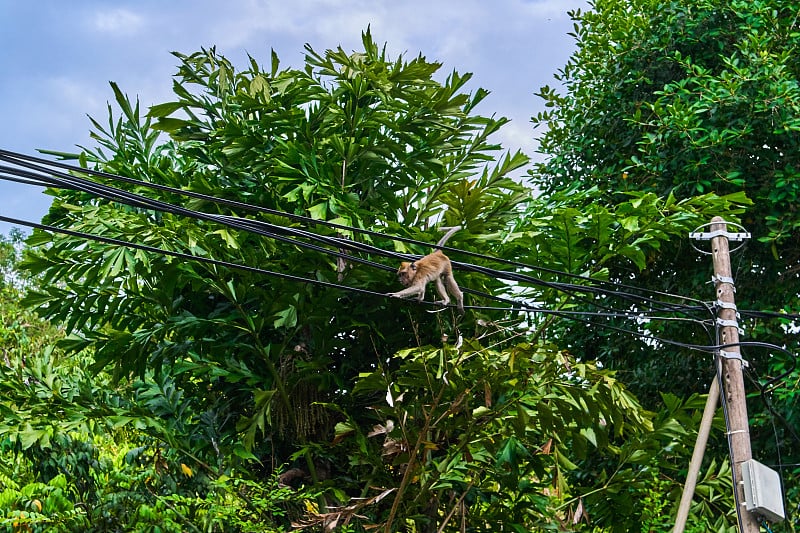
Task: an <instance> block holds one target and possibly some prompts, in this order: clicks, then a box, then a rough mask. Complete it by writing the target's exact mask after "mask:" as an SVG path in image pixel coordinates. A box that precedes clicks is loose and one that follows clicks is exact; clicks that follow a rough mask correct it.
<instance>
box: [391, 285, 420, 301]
mask: <svg viewBox="0 0 800 533" xmlns="http://www.w3.org/2000/svg"><path fill="white" fill-rule="evenodd" d="M386 294H387V296H392V297H394V298H408V297H409V296H416V297H417V300H419V301H422V299H423V298H424V297H425V287H424V286H423V287H422V290H420V288H419V287H417V286H414V285H412V286H411V287H409V288H407V289H403V290H402V291H398V292H389V293H386Z"/></svg>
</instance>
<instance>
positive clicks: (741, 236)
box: [689, 220, 750, 255]
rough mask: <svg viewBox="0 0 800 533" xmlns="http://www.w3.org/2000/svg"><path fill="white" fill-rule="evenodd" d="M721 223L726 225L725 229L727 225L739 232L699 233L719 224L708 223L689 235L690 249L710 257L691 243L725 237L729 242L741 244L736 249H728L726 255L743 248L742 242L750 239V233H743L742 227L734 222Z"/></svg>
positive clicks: (716, 231)
mask: <svg viewBox="0 0 800 533" xmlns="http://www.w3.org/2000/svg"><path fill="white" fill-rule="evenodd" d="M721 223H722V224H726V226H725V227H726V228H727V226H728V225H730V226H735V227H736V229H737V230H739V231H736V232H729V231H728V230H727V229H715V230H713V231H709V232H703V231H700V230H701V229H703V228H706V227H708V226H711V225H713V224H719V222H710V223H708V224H703V225H702V226H699V227H698V228H697V229H696V230H694V231H692V232H690V233H689V239H691V240H690V241H689V244H691V245H692V248H694V249H695V250H697V251H698V252H700V253H701V254H706V255H710V254H711V252H709V251H706V250H701V249H700V248H698V247H697V246H695V245H694V243H693V242H692V241H709V240H711V239H714V238H715V237H725V238H727V239H728V240H729V241H741V243H742V244H740V245H739V246H737V247H736V248H732V249H730V250H729V251H728V253H730V252H735V251H736V250H738V249H739V248H741V247H742V246H744V241H746V240H747V239H749V238H750V233H749V232H747V231H745V229H744V226H742V225H741V224H737V223H735V222H726V221H724V220H723V221H722V222H721Z"/></svg>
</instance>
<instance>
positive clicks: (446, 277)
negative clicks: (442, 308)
mask: <svg viewBox="0 0 800 533" xmlns="http://www.w3.org/2000/svg"><path fill="white" fill-rule="evenodd" d="M397 279H398V280H399V281H400V284H402V285H403V286H404V287H406V288H405V289H403V290H402V291H398V292H390V293H389V296H394V297H396V298H407V297H409V296H416V297H417V300H419V301H420V302H421V301H422V300H423V299H424V298H425V289H426V287H427V286H428V283H430V282H431V281H433V282H435V283H436V292H438V293H439V296H441V297H442V301H441V302H439V303H440V304H441V305H447V304H449V303H450V296H448V294H447V293H448V292H449V293H450V295H452V296H453V298H455V299H456V305H457V306H458V311H459V313H461V314H464V295H463V293H462V292H461V290H460V289H459V288H458V284H457V283H456V279H455V278H454V277H453V267H452V265H451V264H450V259H449V258H448V257H447V256H446V255H444V254H443V253H442V251H441V250H436V251H434V252H433V253H431V254H428V255H426V256H425V257H423V258H421V259H417V260H416V261H414V262H413V263H409V262H406V261H404V262H402V263H400V268H398V269H397ZM445 287H446V288H447V289H446V290H445Z"/></svg>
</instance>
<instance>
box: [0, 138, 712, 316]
mask: <svg viewBox="0 0 800 533" xmlns="http://www.w3.org/2000/svg"><path fill="white" fill-rule="evenodd" d="M0 159H4V160H6V161H10V162H12V163H14V164H17V165H21V166H25V167H27V168H35V169H38V170H41V171H43V172H52V170H51V169H41V168H40V167H39V166H38V165H37V164H35V163H38V164H40V165H47V166H55V167H57V168H62V169H67V170H71V171H74V172H80V173H85V174H90V175H94V176H97V177H102V178H106V179H111V180H120V181H123V182H125V183H130V184H135V185H139V186H144V187H150V188H154V189H158V190H162V191H165V192H170V193H173V194H178V195H183V196H188V197H191V198H195V199H201V200H205V201H209V202H213V203H217V204H220V205H227V206H229V207H236V208H241V209H247V210H251V211H258V212H263V213H266V214H271V215H275V216H281V217H285V218H289V219H292V220H296V221H302V222H304V223H307V224H313V225H324V226H328V227H331V228H335V229H340V230H344V231H350V232H357V233H362V234H366V235H371V236H378V237H383V238H390V239H392V240H397V241H400V242H406V243H411V244H417V245H422V246H430V245H429V244H428V243H423V242H421V241H417V240H414V239H409V238H406V237H399V236H394V237H388V236H386V235H385V234H382V233H379V232H375V231H371V230H366V229H361V228H354V227H351V226H345V225H342V224H336V223H333V222H328V221H321V220H316V219H312V218H310V217H305V216H302V215H296V214H292V213H286V212H282V211H277V210H273V209H269V208H264V207H259V206H254V205H251V204H246V203H243V202H238V201H234V200H228V199H224V198H217V197H214V196H210V195H205V194H202V193H196V192H193V191H187V190H183V189H177V188H174V187H169V186H166V185H160V184H155V183H152V182H145V181H142V180H138V179H134V178H128V177H124V176H119V175H116V174H110V173H107V172H102V171H97V170H91V169H85V168H81V167H76V166H74V165H68V164H66V163H61V162H57V161H50V160H46V159H43V158H38V157H33V156H28V155H24V154H19V153H15V152H10V151H7V150H0ZM441 248H442V249H443V250H445V251H450V252H457V253H462V254H465V255H470V256H472V257H479V258H482V259H485V260H490V261H495V262H500V263H503V264H508V265H512V266H516V267H521V268H528V269H533V270H537V271H540V272H546V273H550V274H553V275H559V276H566V277H570V278H573V279H580V280H583V281H587V282H590V283H592V284H595V285H596V284H598V283H603V284H606V285H610V286H613V287H617V288H625V289H629V290H639V291H644V292H648V293H651V294H656V295H659V296H667V297H671V298H679V299H683V300H690V301H695V302H697V303H701V304H702V302H701V301H699V300H696V299H694V298H689V297H685V296H680V295H675V294H670V293H664V292H661V291H652V290H648V289H641V288H637V287H632V286H629V285H625V284H620V283H616V282H608V281H605V282H601V281H600V280H596V279H594V278H590V277H587V276H581V275H578V274H572V273H569V272H561V271H557V270H554V269H548V268H544V267H535V266H531V265H526V264H524V263H519V262H516V261H510V260H506V259H500V258H495V257H491V256H487V255H484V254H479V253H475V252H469V251H465V250H458V249H455V248H450V247H447V246H442V247H441ZM454 266H455V267H457V268H458V267H461V268H463V269H466V270H472V269H471V268H469V267H472V266H474V265H468V264H463V263H458V262H454ZM498 272H504V271H494V273H495V274H496V273H498ZM489 275H491V274H489ZM496 277H497V276H496ZM532 279H536V278H532ZM517 281H519V280H517ZM537 281H538V282H539V283H548V282H543V281H541V280H537ZM528 282H530V280H528ZM574 287H582V291H581V292H590V291H589V289H587V288H585V286H581V285H567V284H563V285H562V286H561V287H560V290H565V289H567V288H571V289H574ZM594 290H595V292H598V291H600V292H602V293H604V294H609V295H613V296H616V297H620V296H626V294H625V293H619V292H618V291H609V290H601V289H598V288H596V287H595V288H594ZM627 296H631V295H627ZM636 298H637V301H639V302H641V301H646V300H647V299H646V298H644V297H636ZM673 305H676V304H673ZM672 310H673V311H675V312H683V309H682V308H681V307H680V306H675V307H674V308H673V309H672Z"/></svg>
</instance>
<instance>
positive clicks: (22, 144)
mask: <svg viewBox="0 0 800 533" xmlns="http://www.w3.org/2000/svg"><path fill="white" fill-rule="evenodd" d="M586 8H587V2H586V0H498V1H495V2H488V1H486V0H404V1H397V0H395V1H381V0H284V1H278V0H226V1H224V2H222V1H216V2H213V1H211V0H171V1H166V2H165V1H161V0H139V1H133V0H130V1H126V0H114V1H112V0H71V1H69V2H67V1H64V0H38V1H23V0H0V50H3V53H2V54H0V72H1V73H2V77H0V149H5V150H12V151H16V152H22V153H25V154H29V155H38V152H37V150H39V149H45V150H56V151H64V152H76V151H78V150H79V148H78V147H79V146H86V147H91V146H94V143H93V142H92V141H91V139H90V137H89V132H90V129H91V128H90V122H89V118H88V117H90V116H91V117H93V118H95V119H97V120H99V121H100V122H101V123H102V122H104V121H105V120H106V118H107V106H108V103H109V102H113V100H114V98H113V93H112V91H111V87H110V85H109V82H110V81H113V82H116V83H117V84H118V85H119V86H120V88H121V89H122V91H123V92H125V93H127V94H128V95H129V96H131V97H134V98H136V97H138V99H139V102H140V105H141V107H142V110H143V112H146V109H147V108H148V107H149V106H151V105H154V104H157V103H161V102H166V101H170V100H172V99H173V98H172V97H171V95H172V91H171V86H172V76H173V75H174V74H175V72H176V70H177V65H178V60H177V58H175V57H174V56H173V55H172V54H171V52H173V51H177V52H181V53H184V54H189V53H192V52H195V51H198V50H200V49H201V48H209V47H211V46H215V47H216V49H217V51H218V52H219V53H221V54H222V55H224V56H226V57H227V58H228V59H229V60H231V61H232V62H233V63H234V65H236V66H244V65H245V62H246V60H247V56H248V54H249V55H250V56H252V57H253V58H255V59H256V60H257V61H259V62H260V63H261V64H264V65H267V64H269V59H270V49H274V50H275V52H276V53H277V54H278V57H279V58H280V60H281V65H282V66H283V67H289V66H292V67H299V66H301V65H302V62H303V56H304V48H303V47H304V45H305V44H306V43H308V44H310V45H311V46H312V47H313V48H314V49H315V50H316V51H318V52H322V51H324V50H326V49H329V48H336V47H338V46H341V47H342V48H343V49H344V50H346V51H354V50H359V49H360V48H361V33H362V32H363V31H364V30H365V29H366V28H367V27H369V28H370V29H371V32H372V35H373V38H374V39H375V41H376V42H378V43H379V44H383V43H385V44H386V49H387V52H388V53H389V56H390V57H391V58H392V59H394V58H396V57H397V56H398V55H399V54H404V55H405V56H406V57H407V58H408V59H410V58H412V57H415V56H417V55H418V54H422V55H423V56H425V57H426V59H428V60H429V61H438V62H440V63H442V65H443V66H442V68H441V69H440V74H441V77H442V79H444V77H445V76H446V75H447V74H448V73H450V72H451V71H453V70H457V71H458V72H461V73H464V72H471V73H473V80H472V82H471V83H470V85H469V86H468V89H469V90H471V91H474V90H475V89H476V88H478V87H482V88H484V89H487V90H489V91H490V92H491V94H490V95H489V97H487V98H486V99H485V100H484V101H483V102H482V103H481V104H480V106H479V107H478V108H477V112H478V113H480V114H483V115H493V114H496V115H500V116H506V117H508V118H510V119H511V123H510V124H508V125H507V126H505V127H504V128H503V129H502V130H501V131H500V132H499V133H498V134H497V137H496V140H497V141H498V142H500V143H501V144H502V145H503V146H504V148H506V149H510V150H516V149H521V150H522V151H523V152H525V153H527V154H528V155H529V156H532V157H537V156H536V154H535V151H536V142H535V136H536V135H538V134H539V131H538V130H537V131H534V130H533V127H532V125H531V124H530V117H531V116H533V115H536V114H537V113H539V112H540V111H543V110H544V106H543V104H544V102H543V101H542V100H541V99H540V98H538V97H536V96H535V93H536V92H538V90H539V89H540V88H541V87H543V86H545V85H550V86H557V85H558V82H557V80H555V78H554V74H556V73H557V72H558V70H559V69H560V68H562V67H563V66H564V65H565V64H566V62H567V60H568V59H569V57H570V56H571V54H572V53H573V52H574V50H575V40H574V38H573V37H572V36H570V35H568V34H569V32H572V31H573V21H572V20H571V18H570V16H569V15H568V12H570V11H573V10H575V9H582V10H585V9H586ZM0 199H2V201H1V202H0V214H2V215H6V216H9V217H14V218H19V219H25V220H32V221H39V220H40V219H41V217H42V216H43V215H44V214H45V213H46V212H47V209H48V207H49V205H50V197H48V196H46V195H44V194H42V192H41V189H40V188H37V187H33V186H27V185H19V184H13V183H10V182H6V181H0ZM9 229H10V226H8V225H7V224H0V233H7V232H8V230H9Z"/></svg>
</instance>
